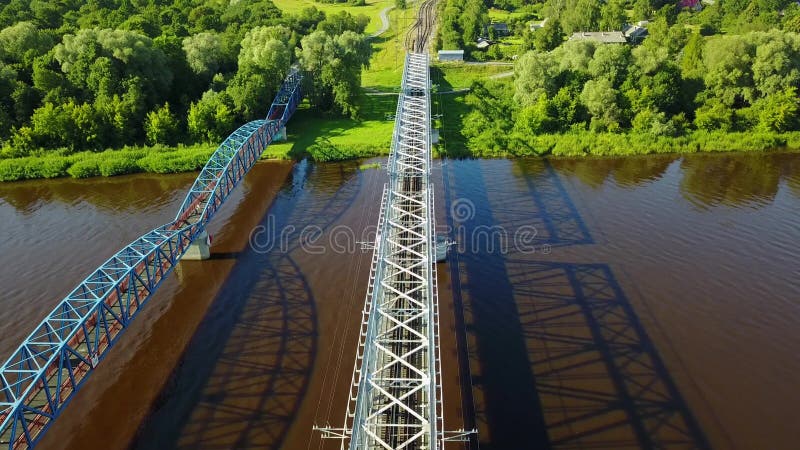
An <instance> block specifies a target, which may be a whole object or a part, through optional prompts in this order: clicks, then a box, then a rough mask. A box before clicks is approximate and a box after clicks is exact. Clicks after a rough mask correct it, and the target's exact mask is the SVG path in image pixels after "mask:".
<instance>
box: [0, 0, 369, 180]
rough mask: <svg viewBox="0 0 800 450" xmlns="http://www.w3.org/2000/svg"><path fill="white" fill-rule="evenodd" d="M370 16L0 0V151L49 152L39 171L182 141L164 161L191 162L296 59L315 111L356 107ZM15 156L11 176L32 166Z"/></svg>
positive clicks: (188, 2) (220, 5)
mask: <svg viewBox="0 0 800 450" xmlns="http://www.w3.org/2000/svg"><path fill="white" fill-rule="evenodd" d="M368 22H369V19H368V18H367V17H366V16H363V15H360V16H353V15H351V14H349V13H347V12H344V11H342V12H337V13H333V14H329V15H326V14H325V13H323V12H321V11H319V10H317V9H316V8H313V7H311V8H305V9H303V10H301V11H300V12H298V13H296V14H293V15H292V14H285V13H282V12H281V10H280V9H278V8H277V7H275V5H274V4H273V3H272V2H271V1H269V0H240V1H235V2H220V1H211V0H168V1H167V0H89V1H74V0H63V1H58V2H52V1H41V0H33V1H29V0H10V1H2V2H0V92H2V93H3V95H2V97H0V158H5V159H7V158H19V157H25V156H29V155H35V156H42V155H49V156H52V157H53V159H52V161H51V162H50V164H49V165H50V166H51V168H50V170H47V171H45V172H44V173H40V174H38V175H40V176H51V175H52V176H59V175H64V173H63V170H62V169H61V168H62V167H64V166H69V165H71V164H70V162H71V161H75V160H76V157H75V156H73V155H74V154H76V153H77V152H82V151H91V152H96V151H100V150H105V149H109V148H112V149H114V148H122V147H125V146H129V149H130V150H131V151H130V152H129V153H131V154H133V153H136V152H139V153H141V152H144V153H146V154H156V153H159V152H164V151H168V150H170V149H172V148H173V147H175V146H177V145H181V146H184V145H186V146H189V147H188V150H187V151H186V152H185V154H183V155H181V156H180V157H178V155H176V156H175V158H163V159H165V160H167V159H181V160H182V162H181V163H180V164H175V165H174V166H173V167H165V168H164V170H163V171H173V170H185V168H186V166H192V165H195V166H196V163H195V162H196V161H197V160H200V159H201V156H200V155H202V154H204V155H205V156H207V155H208V153H209V150H208V149H209V148H210V147H211V144H214V143H219V142H220V141H221V140H222V139H223V138H224V137H225V136H227V135H228V134H229V133H230V132H231V131H233V130H234V129H235V128H236V127H237V126H239V125H241V124H243V123H245V122H247V121H250V120H253V119H256V118H260V117H262V116H264V115H265V114H266V111H267V109H268V108H269V105H270V103H271V101H272V98H273V96H274V94H275V93H276V91H277V89H278V87H279V86H280V84H281V82H282V80H283V78H284V76H285V75H286V73H287V72H288V70H289V67H290V66H291V65H292V64H299V65H300V66H301V68H302V69H303V70H304V71H305V72H307V73H308V74H309V75H310V76H308V77H306V78H305V79H306V80H307V83H305V84H306V85H305V86H304V89H305V92H306V97H307V98H308V99H309V101H310V102H311V103H312V105H313V107H314V108H315V110H317V111H320V112H321V113H329V114H334V115H342V114H344V115H354V114H356V110H357V108H356V107H355V105H354V98H355V96H356V95H357V93H358V90H359V89H360V85H361V70H362V68H363V67H366V66H367V65H368V64H369V58H370V53H371V47H370V44H369V42H368V40H367V38H366V36H365V35H364V29H365V27H366V26H367V23H368ZM203 143H205V144H207V145H202V144H203ZM145 145H147V146H149V147H148V148H145V149H140V150H136V151H134V150H133V148H131V146H133V147H134V148H135V147H142V146H145ZM192 153H196V154H197V155H194V156H193V155H192ZM129 156H130V155H129ZM117 157H119V155H117ZM77 159H85V158H77ZM122 159H125V158H122ZM129 159H130V158H128V160H129ZM153 159H158V158H157V157H156V156H154V157H153ZM0 162H2V161H0ZM146 162H147V161H145V163H146ZM12 166H13V167H12ZM23 166H24V164H7V165H6V166H2V167H4V168H6V169H9V168H10V169H9V170H11V169H14V170H16V172H19V171H20V170H22V171H23V172H24V171H25V170H28V171H29V172H31V173H28V174H25V173H21V174H20V173H17V175H16V176H12V175H13V174H11V175H9V176H6V177H5V178H18V177H22V178H28V177H36V175H37V174H36V173H33V172H36V170H35V169H31V168H25V167H23ZM117 166H120V168H119V169H113V168H111V169H109V170H108V171H109V172H114V171H115V170H122V171H124V170H125V168H124V167H123V166H125V164H117ZM156 166H157V164H156ZM201 166H202V164H201ZM157 168H158V167H143V168H142V169H145V170H150V169H157ZM195 168H196V167H195ZM75 172H76V173H75V174H73V176H75V175H77V174H78V173H79V172H80V171H77V170H76V171H75ZM95 172H101V170H100V168H99V167H95V168H93V169H92V170H89V171H88V172H86V174H85V175H84V176H89V175H93V174H96V173H95Z"/></svg>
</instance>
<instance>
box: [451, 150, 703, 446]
mask: <svg viewBox="0 0 800 450" xmlns="http://www.w3.org/2000/svg"><path fill="white" fill-rule="evenodd" d="M510 164H513V166H512V167H508V165H510ZM509 172H511V173H509ZM484 177H485V178H484ZM486 179H491V180H492V182H491V185H489V184H488V183H486ZM444 182H445V183H444V184H445V203H446V205H447V207H448V211H449V208H450V207H451V205H453V203H454V202H455V201H456V200H457V199H458V198H461V197H463V198H469V199H471V201H473V202H474V203H475V204H476V205H479V206H478V207H477V208H476V212H475V214H474V217H468V218H466V219H465V220H463V221H462V222H460V223H459V222H453V221H451V222H450V223H449V225H450V226H452V227H455V228H456V229H459V228H461V231H462V232H463V233H464V235H465V236H470V235H471V234H473V233H474V232H475V231H476V230H480V229H483V228H485V227H487V226H497V227H502V228H503V229H505V230H506V232H507V233H508V234H509V235H511V234H513V230H514V229H517V228H519V227H520V226H523V225H526V224H532V225H534V226H535V227H536V228H537V230H541V232H540V233H539V234H538V235H537V237H538V241H537V242H539V243H542V244H543V243H546V244H548V245H550V246H552V247H553V248H557V247H565V246H570V245H581V244H592V243H593V240H592V237H591V235H590V233H589V229H588V227H587V226H586V224H585V223H584V222H583V220H582V219H581V218H580V215H579V214H578V210H577V208H576V207H575V205H574V204H573V203H572V201H571V200H570V199H569V195H568V194H567V191H566V189H565V188H564V186H563V185H562V184H561V181H560V180H559V177H558V174H557V173H556V172H555V171H554V170H553V169H552V167H550V165H549V163H547V162H546V161H542V160H531V161H515V162H509V161H455V162H448V163H447V167H446V169H445V170H444ZM453 215H455V216H457V214H453ZM501 239H502V236H501V235H499V234H494V235H491V236H490V241H489V242H488V243H486V244H484V243H483V242H481V241H475V242H471V245H468V246H460V247H461V248H459V251H458V252H457V254H455V255H452V254H451V256H450V259H449V266H450V274H451V280H452V283H453V296H454V304H455V310H456V322H457V324H456V325H457V334H458V336H457V337H458V339H459V347H460V361H459V364H460V367H461V369H462V372H463V371H464V370H469V372H470V373H471V378H472V386H464V387H462V396H463V397H464V399H465V400H464V404H463V407H464V409H465V411H464V414H465V417H467V418H469V417H470V416H472V417H474V418H475V423H474V424H471V423H467V424H466V425H467V426H472V425H474V426H477V427H478V429H479V436H478V439H476V440H475V441H474V442H472V448H477V445H476V444H478V443H479V445H480V448H481V449H483V450H486V449H497V450H500V449H528V448H530V449H533V448H536V449H584V448H586V449H639V448H641V449H656V448H681V449H706V448H710V446H709V444H708V442H707V439H706V437H705V435H704V433H703V431H702V430H701V428H700V426H699V425H698V423H697V421H696V420H695V419H694V417H693V415H692V413H691V411H690V410H689V408H688V406H687V404H686V402H685V401H684V400H683V398H682V396H681V394H680V392H679V391H678V388H677V386H676V385H675V383H674V382H673V380H672V378H671V377H670V374H669V372H668V371H667V368H666V367H665V365H664V362H663V361H662V359H661V357H660V356H659V354H658V351H657V350H656V348H655V346H654V344H653V342H652V341H651V340H650V338H649V337H648V335H647V333H646V331H645V329H644V328H643V326H642V324H641V322H640V321H639V319H638V317H637V315H636V312H635V311H634V309H633V307H632V306H631V304H630V302H629V301H628V299H627V297H626V296H625V294H624V292H623V290H622V288H621V287H620V284H619V283H618V281H617V279H616V278H615V277H614V274H613V273H612V270H611V268H610V267H609V265H608V264H604V263H571V262H555V261H553V259H554V258H553V256H557V255H547V254H542V253H541V251H537V252H533V253H531V252H529V251H520V249H518V248H513V247H512V248H509V249H508V251H505V252H504V251H499V250H498V249H500V248H502V242H501ZM488 244H493V245H494V247H488ZM490 250H492V251H490ZM462 326H463V328H462ZM468 420H469V419H468ZM478 441H479V442H478Z"/></svg>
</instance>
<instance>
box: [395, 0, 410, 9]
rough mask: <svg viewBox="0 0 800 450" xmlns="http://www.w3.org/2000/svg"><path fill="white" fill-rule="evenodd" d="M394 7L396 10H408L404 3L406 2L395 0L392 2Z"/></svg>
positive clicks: (404, 0) (406, 4)
mask: <svg viewBox="0 0 800 450" xmlns="http://www.w3.org/2000/svg"><path fill="white" fill-rule="evenodd" d="M394 6H395V7H396V8H397V9H406V8H408V3H407V2H406V0H395V1H394Z"/></svg>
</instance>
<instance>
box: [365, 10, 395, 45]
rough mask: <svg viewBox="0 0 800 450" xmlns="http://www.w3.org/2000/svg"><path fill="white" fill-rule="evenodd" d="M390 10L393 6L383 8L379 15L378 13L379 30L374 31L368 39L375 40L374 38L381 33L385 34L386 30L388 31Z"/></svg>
mask: <svg viewBox="0 0 800 450" xmlns="http://www.w3.org/2000/svg"><path fill="white" fill-rule="evenodd" d="M392 9H394V6H387V7H386V8H383V9H382V10H381V13H380V16H381V29H380V30H378V31H376V32H374V33H372V34H371V35H370V36H369V37H371V38H376V37H378V36H380V35H382V34H383V33H386V30H388V29H389V11H391V10H392Z"/></svg>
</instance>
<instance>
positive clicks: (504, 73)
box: [489, 70, 514, 80]
mask: <svg viewBox="0 0 800 450" xmlns="http://www.w3.org/2000/svg"><path fill="white" fill-rule="evenodd" d="M513 75H514V71H513V70H512V71H510V72H502V73H496V74H494V75H490V76H489V79H492V80H497V79H499V78H508V77H510V76H513Z"/></svg>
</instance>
